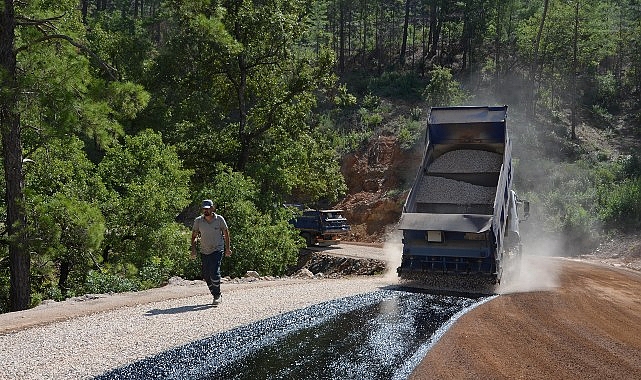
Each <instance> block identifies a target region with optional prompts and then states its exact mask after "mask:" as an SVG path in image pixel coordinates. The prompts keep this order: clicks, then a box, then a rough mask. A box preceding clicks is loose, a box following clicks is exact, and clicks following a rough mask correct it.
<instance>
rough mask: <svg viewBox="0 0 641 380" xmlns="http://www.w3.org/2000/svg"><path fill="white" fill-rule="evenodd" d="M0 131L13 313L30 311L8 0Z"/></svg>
mask: <svg viewBox="0 0 641 380" xmlns="http://www.w3.org/2000/svg"><path fill="white" fill-rule="evenodd" d="M0 12H1V13H0V28H1V30H0V69H1V70H2V72H3V73H4V75H3V76H2V93H1V94H0V132H1V133H2V153H3V165H4V177H5V184H6V204H7V220H6V226H7V233H8V236H9V272H10V276H11V280H10V291H9V293H10V295H9V302H10V308H11V310H12V311H18V310H25V309H27V308H29V302H30V300H31V279H30V272H31V257H30V254H29V250H28V248H27V239H26V235H25V234H26V231H25V228H26V224H27V218H26V213H25V210H24V174H23V171H22V142H21V140H20V115H19V114H18V113H17V108H18V107H17V104H18V96H17V94H18V89H17V81H16V54H15V51H14V41H15V25H16V20H15V13H14V6H13V0H5V2H4V8H2V9H1V10H0Z"/></svg>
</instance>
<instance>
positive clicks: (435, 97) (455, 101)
mask: <svg viewBox="0 0 641 380" xmlns="http://www.w3.org/2000/svg"><path fill="white" fill-rule="evenodd" d="M423 97H424V98H425V100H426V101H427V104H429V105H430V106H432V107H434V106H453V105H461V104H463V103H464V102H466V101H467V99H468V98H469V95H468V94H467V93H466V92H465V90H463V89H462V88H461V85H460V84H459V83H458V82H457V81H455V80H454V77H453V75H452V73H451V71H450V69H449V68H446V67H440V66H437V67H435V68H434V69H433V70H431V71H430V81H429V83H428V84H427V86H426V87H425V90H424V91H423Z"/></svg>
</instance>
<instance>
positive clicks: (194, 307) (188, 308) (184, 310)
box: [145, 304, 213, 316]
mask: <svg viewBox="0 0 641 380" xmlns="http://www.w3.org/2000/svg"><path fill="white" fill-rule="evenodd" d="M212 307H213V305H211V304H204V305H189V306H180V307H172V308H170V309H151V310H149V311H147V312H146V313H145V315H146V316H152V315H162V314H179V313H188V312H190V311H198V310H204V309H209V308H212Z"/></svg>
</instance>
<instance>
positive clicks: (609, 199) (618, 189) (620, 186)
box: [599, 178, 641, 230]
mask: <svg viewBox="0 0 641 380" xmlns="http://www.w3.org/2000/svg"><path fill="white" fill-rule="evenodd" d="M599 199H600V205H601V210H600V213H599V216H600V217H601V219H602V220H603V221H604V222H605V223H606V225H608V226H610V227H617V228H620V229H623V230H638V229H639V227H641V179H639V178H636V179H626V180H623V181H622V182H620V183H615V184H608V185H607V186H602V187H601V188H600V191H599Z"/></svg>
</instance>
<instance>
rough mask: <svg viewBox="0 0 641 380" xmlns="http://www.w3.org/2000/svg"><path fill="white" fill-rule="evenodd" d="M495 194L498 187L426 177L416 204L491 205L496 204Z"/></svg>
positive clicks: (419, 189) (419, 190)
mask: <svg viewBox="0 0 641 380" xmlns="http://www.w3.org/2000/svg"><path fill="white" fill-rule="evenodd" d="M495 193H496V187H489V186H478V185H473V184H471V183H468V182H464V181H457V180H453V179H448V178H443V177H436V176H431V175H425V176H423V178H422V179H421V184H420V186H419V187H418V193H417V195H416V202H420V203H449V204H455V205H471V204H480V205H491V204H493V203H494V196H495Z"/></svg>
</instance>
